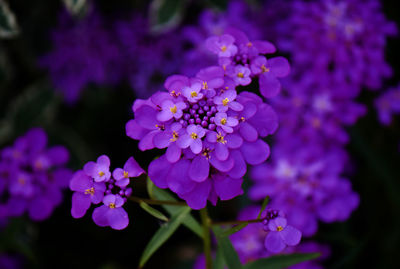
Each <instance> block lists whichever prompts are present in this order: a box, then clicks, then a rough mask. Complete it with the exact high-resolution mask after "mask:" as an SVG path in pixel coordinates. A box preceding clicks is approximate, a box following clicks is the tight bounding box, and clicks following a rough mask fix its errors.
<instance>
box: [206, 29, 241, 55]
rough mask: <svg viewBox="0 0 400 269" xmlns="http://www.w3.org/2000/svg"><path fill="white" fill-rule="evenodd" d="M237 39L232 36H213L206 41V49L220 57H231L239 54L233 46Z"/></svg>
mask: <svg viewBox="0 0 400 269" xmlns="http://www.w3.org/2000/svg"><path fill="white" fill-rule="evenodd" d="M234 41H235V38H233V36H231V35H227V34H225V35H222V36H212V37H209V38H208V39H207V40H206V47H207V49H209V50H210V51H212V52H214V53H215V54H218V56H219V57H231V56H234V55H235V54H236V52H237V47H236V46H235V45H234V44H233V42H234Z"/></svg>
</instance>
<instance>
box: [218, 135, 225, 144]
mask: <svg viewBox="0 0 400 269" xmlns="http://www.w3.org/2000/svg"><path fill="white" fill-rule="evenodd" d="M217 142H219V143H222V144H226V140H225V139H224V136H223V135H222V134H221V133H218V134H217Z"/></svg>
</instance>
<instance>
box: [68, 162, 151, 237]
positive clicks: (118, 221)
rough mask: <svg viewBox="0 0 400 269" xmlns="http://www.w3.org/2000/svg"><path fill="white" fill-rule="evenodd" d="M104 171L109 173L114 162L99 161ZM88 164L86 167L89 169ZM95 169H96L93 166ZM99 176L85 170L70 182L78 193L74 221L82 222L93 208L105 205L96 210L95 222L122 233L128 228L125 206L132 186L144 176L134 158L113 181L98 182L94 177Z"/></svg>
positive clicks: (75, 199) (113, 177)
mask: <svg viewBox="0 0 400 269" xmlns="http://www.w3.org/2000/svg"><path fill="white" fill-rule="evenodd" d="M97 160H98V161H97V164H96V163H94V164H95V165H100V166H101V167H100V168H101V169H102V171H104V170H105V169H103V168H104V167H106V168H107V169H109V166H110V160H109V159H108V157H106V156H105V155H102V156H100V157H99V158H98V159H97ZM91 163H93V162H89V163H87V164H86V165H85V166H84V167H87V166H88V164H91ZM92 166H93V165H92ZM93 171H95V173H98V172H97V170H96V169H94V170H93V169H84V170H79V171H77V172H76V173H75V175H74V177H73V178H72V180H71V182H70V189H71V190H72V191H74V194H73V195H72V209H71V214H72V216H73V217H74V218H81V217H83V216H84V215H85V213H86V211H87V210H88V209H89V207H90V205H91V204H100V203H101V202H102V203H103V204H102V205H101V206H100V207H97V208H95V209H94V211H93V214H92V218H93V221H94V222H95V223H96V224H97V225H99V226H101V227H104V226H110V227H111V228H113V229H115V230H122V229H125V228H126V226H128V223H129V218H128V214H127V213H126V211H125V210H124V209H123V208H122V206H123V205H124V204H125V202H126V201H127V197H129V196H130V195H131V194H132V189H131V188H126V187H127V186H128V185H129V182H130V179H131V178H133V177H138V176H140V175H141V174H143V173H144V170H143V169H142V168H141V167H140V166H139V164H138V163H137V162H136V161H135V159H134V158H133V157H130V158H129V159H128V160H127V161H126V163H125V165H124V168H123V169H121V168H116V169H115V170H114V172H113V174H112V177H111V176H110V178H109V179H108V180H106V181H101V182H96V181H95V180H96V179H95V178H93V177H92V176H91V175H92V174H93Z"/></svg>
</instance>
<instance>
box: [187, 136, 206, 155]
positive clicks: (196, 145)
mask: <svg viewBox="0 0 400 269" xmlns="http://www.w3.org/2000/svg"><path fill="white" fill-rule="evenodd" d="M190 149H191V150H192V151H193V153H194V154H199V153H200V152H201V150H202V149H203V143H202V142H201V140H200V139H195V140H194V141H193V142H192V144H190Z"/></svg>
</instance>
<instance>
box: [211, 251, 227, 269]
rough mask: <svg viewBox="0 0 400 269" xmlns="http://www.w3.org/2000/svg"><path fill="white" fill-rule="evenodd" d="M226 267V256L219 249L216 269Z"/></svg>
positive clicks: (216, 257)
mask: <svg viewBox="0 0 400 269" xmlns="http://www.w3.org/2000/svg"><path fill="white" fill-rule="evenodd" d="M224 265H225V260H224V256H223V254H222V250H221V248H217V254H216V255H215V260H214V265H213V268H214V269H224Z"/></svg>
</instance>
